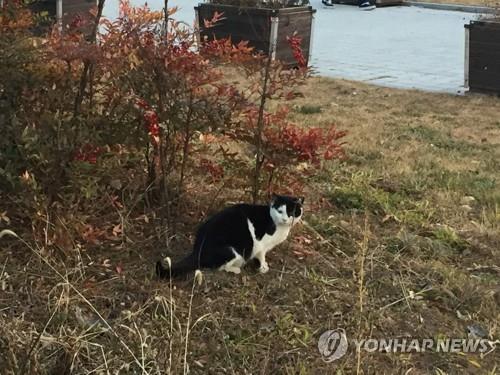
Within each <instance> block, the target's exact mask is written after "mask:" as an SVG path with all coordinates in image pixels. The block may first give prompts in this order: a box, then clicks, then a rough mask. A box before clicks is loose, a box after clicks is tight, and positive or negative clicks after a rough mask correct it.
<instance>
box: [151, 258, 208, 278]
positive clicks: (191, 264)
mask: <svg viewBox="0 0 500 375" xmlns="http://www.w3.org/2000/svg"><path fill="white" fill-rule="evenodd" d="M197 261H198V259H197V257H196V255H195V254H194V253H191V254H189V255H188V256H187V257H185V258H184V259H182V260H180V261H179V262H177V263H174V264H172V266H170V267H169V264H167V266H166V267H164V266H163V264H162V262H161V260H159V261H158V262H156V275H157V276H158V277H159V278H160V279H169V278H170V277H172V278H174V277H178V276H183V275H185V274H187V273H189V272H192V271H194V270H196V269H197V268H199V267H198V264H197V263H198V262H197Z"/></svg>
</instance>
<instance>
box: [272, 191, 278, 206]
mask: <svg viewBox="0 0 500 375" xmlns="http://www.w3.org/2000/svg"><path fill="white" fill-rule="evenodd" d="M276 200H278V195H277V194H274V193H271V199H270V201H271V205H273V204H274V202H276Z"/></svg>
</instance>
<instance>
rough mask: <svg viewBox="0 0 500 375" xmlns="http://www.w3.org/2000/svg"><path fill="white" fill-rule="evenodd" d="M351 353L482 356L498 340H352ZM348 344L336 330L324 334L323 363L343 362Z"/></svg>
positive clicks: (344, 337)
mask: <svg viewBox="0 0 500 375" xmlns="http://www.w3.org/2000/svg"><path fill="white" fill-rule="evenodd" d="M351 344H353V348H354V349H353V350H355V352H357V353H359V352H361V351H364V352H367V353H375V352H378V353H423V352H426V351H433V352H437V353H481V354H483V355H486V354H489V353H491V352H492V351H494V350H495V349H496V347H497V345H498V344H500V340H498V339H497V340H495V341H493V340H489V339H486V338H482V339H473V338H470V337H468V338H445V339H435V338H412V337H394V338H390V337H382V338H373V337H371V338H368V339H363V338H360V339H353V340H352V341H351ZM348 346H349V342H348V341H347V336H346V333H345V330H344V329H342V328H337V329H333V330H328V331H325V332H323V334H322V335H321V336H320V337H319V341H318V350H319V353H320V354H321V357H322V358H323V361H325V362H327V363H329V362H333V361H335V360H337V359H339V358H342V357H343V356H344V355H345V354H346V353H347V347H348Z"/></svg>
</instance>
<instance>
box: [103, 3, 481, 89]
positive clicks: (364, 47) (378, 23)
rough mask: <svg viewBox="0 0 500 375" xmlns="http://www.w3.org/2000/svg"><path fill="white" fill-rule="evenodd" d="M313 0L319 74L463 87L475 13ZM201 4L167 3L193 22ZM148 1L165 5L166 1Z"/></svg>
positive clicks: (110, 8)
mask: <svg viewBox="0 0 500 375" xmlns="http://www.w3.org/2000/svg"><path fill="white" fill-rule="evenodd" d="M311 1H312V4H311V5H312V6H313V7H314V8H316V9H317V13H316V17H315V27H314V33H313V35H314V37H313V50H312V55H313V56H312V64H313V65H314V67H315V69H316V71H317V73H318V74H320V75H324V76H330V77H340V78H346V79H352V80H357V81H365V82H370V83H373V84H378V85H384V86H391V87H400V88H415V89H420V90H426V91H438V92H449V93H457V92H461V91H463V80H464V79H463V77H464V41H465V36H464V35H465V34H464V24H466V23H469V21H470V20H471V19H476V18H477V17H478V16H477V15H476V14H473V13H465V12H455V11H445V10H434V9H425V8H418V7H409V6H402V7H385V8H378V9H376V10H374V11H361V10H359V9H358V8H357V7H355V6H349V5H335V7H334V8H333V9H331V8H329V9H324V8H323V6H322V5H321V1H320V0H311ZM132 3H133V4H141V3H144V1H138V0H133V1H132ZM197 3H198V1H194V0H169V6H174V5H178V6H179V7H180V10H179V12H178V14H177V17H178V19H179V20H182V21H185V22H187V23H189V24H193V21H194V9H193V7H194V6H195V5H196V4H197ZM148 4H149V5H150V7H151V8H153V9H161V7H162V4H163V1H162V0H150V1H148ZM104 13H105V15H106V16H108V17H110V18H113V17H116V16H117V14H118V1H117V0H114V1H110V2H107V5H106V8H105V11H104Z"/></svg>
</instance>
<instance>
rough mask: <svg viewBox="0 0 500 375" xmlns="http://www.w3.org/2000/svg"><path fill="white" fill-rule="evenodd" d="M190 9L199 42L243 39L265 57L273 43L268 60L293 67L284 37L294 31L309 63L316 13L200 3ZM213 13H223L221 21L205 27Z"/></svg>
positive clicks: (312, 11) (309, 9)
mask: <svg viewBox="0 0 500 375" xmlns="http://www.w3.org/2000/svg"><path fill="white" fill-rule="evenodd" d="M194 9H195V12H196V20H197V23H198V26H199V30H200V38H201V40H204V39H205V38H208V39H209V40H213V39H214V38H215V39H222V38H227V37H231V40H232V41H233V43H235V44H236V43H239V42H240V41H245V40H246V41H248V42H249V45H250V46H252V47H254V48H255V49H256V50H258V51H260V52H263V53H265V54H269V53H270V52H271V49H272V46H273V43H275V45H276V49H275V51H274V52H273V53H272V55H273V56H272V57H273V58H274V59H278V60H281V61H282V62H283V63H285V65H287V66H289V67H291V66H295V65H297V62H296V61H295V59H294V57H293V54H292V50H291V48H290V46H289V44H288V42H287V40H286V37H287V36H292V35H293V34H294V33H295V32H296V33H297V35H299V36H300V37H301V38H302V45H301V47H302V51H303V53H304V57H305V58H306V60H307V61H308V62H309V57H310V55H311V43H312V41H311V38H312V28H313V21H314V13H315V12H316V10H314V9H313V8H312V7H310V6H307V7H293V8H280V9H267V8H248V7H237V6H232V5H221V4H210V3H203V4H199V5H198V6H197V7H195V8H194ZM215 12H219V13H223V19H222V20H221V21H219V22H218V23H217V24H216V25H215V26H213V27H210V28H205V27H204V25H205V23H204V21H205V20H211V19H212V18H213V15H214V13H215Z"/></svg>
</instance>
